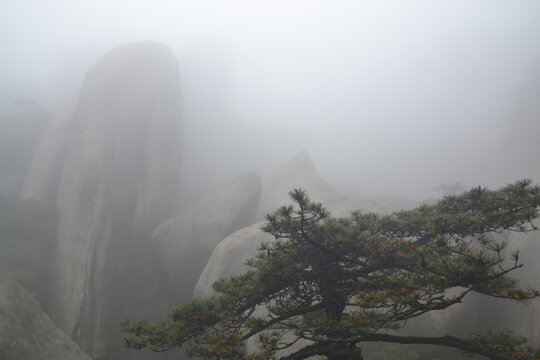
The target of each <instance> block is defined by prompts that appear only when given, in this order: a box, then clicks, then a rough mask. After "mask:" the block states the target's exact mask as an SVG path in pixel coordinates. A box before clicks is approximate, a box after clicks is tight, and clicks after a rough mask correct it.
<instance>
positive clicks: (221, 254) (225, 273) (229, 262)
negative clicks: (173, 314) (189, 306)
mask: <svg viewBox="0 0 540 360" xmlns="http://www.w3.org/2000/svg"><path fill="white" fill-rule="evenodd" d="M263 224H264V221H261V222H258V223H256V224H253V225H251V226H248V227H246V228H243V229H241V230H238V231H236V232H235V233H233V234H231V235H229V236H227V237H226V238H225V239H224V240H223V241H221V242H220V243H219V244H218V245H217V246H216V247H215V249H214V251H213V252H212V255H211V257H210V259H209V260H208V263H207V264H206V266H205V268H204V270H203V272H202V274H201V276H200V277H199V280H198V281H197V285H196V286H195V290H194V291H193V297H194V298H201V299H207V298H210V297H211V296H212V295H214V291H213V289H212V283H214V281H216V280H219V279H222V278H223V279H226V278H229V277H231V276H237V275H241V274H243V273H245V272H246V271H248V270H249V266H247V265H245V263H246V260H247V259H249V258H252V257H254V256H255V255H257V249H258V248H259V247H260V246H261V243H263V242H265V243H268V242H271V241H272V240H274V237H273V236H272V235H270V234H267V233H264V232H263V231H261V226H262V225H263Z"/></svg>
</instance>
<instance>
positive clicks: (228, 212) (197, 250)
mask: <svg viewBox="0 0 540 360" xmlns="http://www.w3.org/2000/svg"><path fill="white" fill-rule="evenodd" d="M261 186H262V185H261V181H260V179H259V177H258V176H257V175H256V174H254V173H247V174H242V175H239V176H237V177H236V178H234V179H233V180H231V181H229V182H228V183H226V184H224V185H223V186H222V187H221V188H220V189H219V190H217V191H216V192H215V193H213V194H211V195H208V196H206V197H205V198H203V199H202V200H200V201H199V203H197V204H196V205H195V206H194V207H193V208H191V209H190V210H188V211H185V212H183V213H181V214H180V215H178V216H176V217H174V218H172V219H169V220H167V221H165V222H164V223H163V224H161V225H160V226H159V227H158V228H157V230H156V232H155V233H154V237H153V243H154V246H155V248H156V251H157V253H158V255H159V257H160V259H161V262H162V263H163V265H164V267H165V269H166V273H167V274H168V277H169V279H170V281H171V287H172V289H176V290H177V292H176V293H175V294H173V295H172V297H173V299H172V303H173V304H174V303H176V304H177V303H179V302H184V301H187V300H190V299H191V296H192V291H193V288H194V286H195V284H196V282H197V279H198V278H199V275H200V274H201V272H202V270H203V268H204V266H205V264H206V263H207V261H208V259H209V258H210V255H211V254H212V251H213V250H214V247H215V246H216V245H217V244H218V243H219V242H220V241H221V240H223V239H224V238H225V237H227V236H228V235H230V234H231V233H233V232H234V231H236V230H238V229H241V228H243V227H245V226H248V225H249V224H252V223H253V221H254V220H255V213H256V211H257V206H258V204H259V198H260V195H261Z"/></svg>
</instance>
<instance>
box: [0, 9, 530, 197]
mask: <svg viewBox="0 0 540 360" xmlns="http://www.w3.org/2000/svg"><path fill="white" fill-rule="evenodd" d="M137 40H158V41H162V42H164V43H167V44H168V45H169V46H171V48H172V49H173V51H174V52H175V54H176V56H177V57H178V59H179V62H180V66H181V81H182V84H183V85H182V92H183V102H184V105H185V109H186V110H185V111H186V114H187V115H186V116H187V118H188V120H189V117H190V116H191V117H192V118H193V119H195V118H197V121H198V122H199V123H200V122H203V123H204V122H205V121H207V122H208V123H209V124H210V123H211V124H214V122H217V121H231V122H232V123H234V124H236V125H235V126H237V125H238V124H241V125H238V126H244V125H245V126H246V127H247V128H249V129H250V130H246V131H247V133H248V134H251V132H250V131H252V132H258V133H261V132H265V131H269V132H270V133H272V134H280V133H283V134H284V136H283V139H286V140H287V141H290V143H288V144H285V145H282V146H281V144H280V143H281V142H282V141H283V140H281V139H279V138H275V139H267V143H264V144H263V145H264V146H268V148H266V149H265V150H264V151H266V152H270V151H273V150H272V149H271V144H276V146H277V145H278V144H279V145H280V146H278V147H279V148H280V149H282V150H279V149H278V150H275V151H276V156H277V158H276V160H275V164H277V163H279V162H283V161H285V160H286V154H287V153H288V152H289V151H296V150H300V149H306V150H308V152H309V153H310V155H311V156H312V158H313V159H314V161H315V163H316V165H317V167H318V169H319V170H320V172H321V174H322V175H323V177H325V178H326V179H327V180H329V182H330V183H331V185H334V186H335V187H337V188H339V189H343V190H344V191H346V190H347V189H349V188H354V189H356V190H357V191H359V192H360V193H361V194H363V195H373V196H382V195H388V196H408V197H413V198H422V197H427V196H430V194H431V188H432V187H433V186H435V185H438V184H440V183H443V182H447V183H450V182H455V181H461V182H464V183H466V184H467V185H471V186H472V185H476V184H479V183H482V184H485V185H489V186H499V185H502V184H504V183H506V182H510V181H513V180H515V179H517V178H521V177H523V176H527V175H530V174H529V172H530V169H531V168H532V167H534V166H531V165H530V164H529V165H526V164H523V163H521V162H520V163H519V164H515V163H513V162H512V159H511V158H510V157H509V156H507V155H505V154H504V153H503V152H501V153H497V154H494V153H493V152H494V151H501V148H500V147H498V146H494V143H497V142H506V141H508V144H509V146H517V147H519V141H517V142H516V139H515V138H513V140H511V141H510V140H508V139H507V138H506V137H505V134H507V132H508V131H509V130H510V129H511V128H512V123H511V119H512V118H513V117H514V116H515V113H516V108H517V109H519V107H520V106H521V105H522V104H521V103H520V93H519V89H521V88H523V87H527V86H528V84H529V83H530V82H531V81H535V79H536V81H539V80H538V79H539V69H540V66H539V65H540V1H537V0H531V1H523V0H516V1H510V0H507V1H500V0H483V1H479V0H462V1H456V0H452V1H450V0H447V1H442V0H440V1H437V0H424V1H383V0H375V1H339V0H334V1H330V0H328V1H320V0H319V1H313V0H312V1H307V0H306V1H295V0H287V1H282V0H273V1H254V0H252V1H240V0H228V1H225V0H223V1H207V0H197V1H164V0H153V1H134V0H131V1H123V0H122V1H118V0H114V1H113V0H109V1H102V0H99V1H96V0H94V1H78V0H69V1H68V0H64V1H60V0H46V1H39V0H34V1H25V0H0V45H1V47H0V48H1V49H2V51H1V55H2V56H1V58H2V60H1V61H2V62H1V64H2V66H1V67H0V100H2V101H3V104H0V109H2V108H6V107H7V105H6V104H8V103H10V102H11V101H13V100H15V99H16V98H18V97H27V96H28V97H36V98H45V99H49V100H50V99H51V98H52V99H53V100H50V101H51V104H56V103H55V101H56V98H55V96H56V95H55V94H56V92H58V93H59V94H60V95H58V97H61V96H63V95H64V92H62V91H63V90H62V88H63V87H64V88H66V89H69V90H66V91H67V92H70V91H71V92H74V91H75V90H73V89H76V88H77V86H78V85H80V81H81V79H82V76H83V75H84V72H85V71H86V69H87V68H88V67H89V66H91V65H92V64H93V63H95V62H96V61H97V60H98V59H99V58H100V57H101V56H102V55H103V54H104V53H105V52H106V51H108V50H109V49H111V48H112V47H114V46H116V45H119V44H122V43H125V42H130V41H137ZM2 84H3V85H2ZM197 106H203V107H204V106H207V107H212V108H213V109H214V111H213V112H210V113H209V114H208V117H209V118H204V117H202V116H200V115H197V110H196V109H197ZM197 116H199V117H197ZM217 117H219V118H217ZM509 119H510V120H509ZM539 121H540V120H539ZM203 125H204V124H203ZM203 125H199V126H203ZM191 126H193V127H194V128H195V127H196V125H191ZM220 126H223V125H222V124H221V125H220ZM189 129H190V125H189V124H188V125H187V130H189ZM267 129H271V131H270V130H267ZM192 130H193V131H196V129H192ZM217 137H218V135H215V136H214V138H213V139H214V140H216V138H217ZM210 138H212V137H210ZM217 142H219V141H217ZM263 145H261V146H263ZM238 151H240V150H238ZM280 151H281V152H280ZM516 153H517V154H519V151H518V150H516ZM253 156H254V157H253V158H251V159H247V160H246V162H245V164H243V163H242V162H241V161H239V162H238V163H235V164H234V165H231V170H230V171H231V172H233V171H242V170H243V169H242V167H244V166H245V167H247V168H256V165H254V163H255V162H257V161H261V160H260V159H259V158H257V157H256V156H255V155H253ZM209 157H210V156H209ZM260 158H261V159H264V161H267V162H269V163H272V160H271V158H270V157H264V156H261V157H260ZM536 168H540V163H539V164H538V166H536ZM203 175H204V173H201V176H203Z"/></svg>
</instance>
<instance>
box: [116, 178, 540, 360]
mask: <svg viewBox="0 0 540 360" xmlns="http://www.w3.org/2000/svg"><path fill="white" fill-rule="evenodd" d="M290 196H291V198H292V200H293V202H294V206H292V205H291V206H284V207H282V208H280V209H279V210H277V211H276V212H275V213H274V214H272V215H268V216H267V222H266V224H265V225H264V227H263V228H262V229H263V230H264V231H266V232H268V233H270V234H272V235H273V236H274V237H275V241H274V242H272V243H270V244H263V245H262V246H261V248H260V252H259V255H258V256H257V257H256V258H254V259H251V260H248V264H249V265H250V266H251V268H252V269H251V270H250V271H248V272H247V273H245V274H243V275H241V276H237V277H233V278H230V279H228V280H220V281H217V282H216V283H214V285H213V286H214V290H215V291H216V292H217V295H216V296H215V297H213V298H212V299H210V300H206V301H200V300H193V301H191V302H188V303H186V304H183V305H179V306H178V307H176V308H175V309H173V310H172V311H171V319H170V321H167V322H159V323H155V324H147V323H145V322H129V321H127V322H125V323H124V329H125V331H126V332H128V333H130V334H131V335H130V336H128V337H126V338H125V344H126V345H127V346H128V347H130V348H134V349H141V348H149V349H150V350H153V351H165V350H168V349H170V348H172V347H179V346H183V347H184V348H185V349H186V353H187V354H188V356H190V357H197V358H204V359H270V358H275V357H276V356H277V354H278V352H279V351H281V350H286V351H288V352H289V353H290V354H289V355H287V356H284V357H282V358H283V359H305V358H308V357H310V356H315V355H324V356H326V357H327V358H328V359H331V360H332V359H362V356H361V349H360V347H359V344H360V343H363V342H379V341H383V342H389V343H397V344H431V345H442V346H448V347H453V348H455V349H458V350H460V351H462V352H463V353H467V354H479V355H483V356H486V357H488V358H490V359H537V357H536V356H537V350H535V349H529V348H527V347H526V346H525V343H524V342H523V341H522V339H520V338H516V337H513V335H511V333H487V334H479V335H475V336H473V337H472V338H469V339H461V338H457V337H453V336H441V337H425V336H403V335H395V332H394V331H393V330H399V329H401V328H402V327H404V326H405V325H406V323H407V320H409V319H413V318H416V317H418V316H420V315H422V314H425V313H429V312H431V311H434V310H441V309H445V308H447V307H449V306H453V305H455V304H458V303H460V302H461V301H462V300H463V298H464V297H465V296H467V295H468V294H469V293H471V292H476V293H481V294H484V295H486V296H491V297H497V298H504V299H508V300H512V301H520V302H521V301H528V300H530V299H533V298H535V297H538V296H540V292H539V291H538V290H535V289H532V288H523V287H520V286H519V284H518V282H517V281H516V280H515V279H514V278H512V277H511V276H510V274H511V272H512V271H514V270H516V269H518V268H520V267H521V266H522V264H520V263H519V257H518V255H517V254H515V256H513V258H512V259H505V258H504V251H503V249H504V246H505V244H503V243H497V242H494V241H493V240H491V239H490V236H489V234H491V233H494V232H501V231H503V230H512V231H518V232H526V231H533V230H535V229H536V228H535V226H534V225H533V224H532V222H531V221H532V220H533V219H534V218H535V217H536V216H537V208H538V206H539V205H540V188H539V187H537V186H532V185H531V183H530V182H529V181H521V182H517V183H515V184H513V185H508V186H506V187H504V188H502V189H500V190H498V191H490V190H487V189H483V188H475V189H472V190H470V191H468V192H465V193H464V194H462V195H460V196H455V195H453V196H447V197H445V198H444V199H442V200H440V201H439V202H438V203H436V204H434V205H422V206H420V207H419V208H417V209H414V210H409V211H401V212H397V213H394V214H391V215H388V216H380V215H377V214H371V213H370V214H362V213H360V212H353V213H352V214H351V216H350V217H348V218H332V217H330V214H329V213H328V212H327V211H326V210H325V209H324V208H323V207H322V206H321V204H317V203H314V202H312V201H310V200H309V198H308V196H307V195H306V194H305V192H304V191H303V190H294V191H292V192H291V193H290ZM449 290H452V291H449ZM261 310H264V311H261ZM249 338H256V339H258V343H259V350H258V351H256V352H254V353H250V354H247V353H246V351H245V347H244V345H245V341H246V340H248V339H249ZM501 339H505V340H504V341H503V340H501ZM501 344H505V346H504V347H503V348H500V346H501ZM293 345H294V346H295V348H294V350H293ZM507 349H508V350H507ZM281 354H283V353H281ZM410 356H414V354H413V353H411V355H410Z"/></svg>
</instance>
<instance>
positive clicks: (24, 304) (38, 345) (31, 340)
mask: <svg viewBox="0 0 540 360" xmlns="http://www.w3.org/2000/svg"><path fill="white" fill-rule="evenodd" d="M0 359H6V360H7V359H9V360H91V358H90V356H88V355H87V354H86V353H84V352H83V351H82V350H81V349H80V348H79V347H78V346H77V344H75V343H74V342H73V341H71V340H70V339H69V337H68V336H66V334H64V333H63V332H62V331H61V330H60V329H58V327H56V325H55V324H54V323H53V322H52V321H51V319H50V318H49V317H48V316H47V315H46V314H45V313H44V312H43V311H41V308H40V306H39V304H38V303H37V301H36V300H35V299H34V297H33V296H32V295H31V294H30V293H29V292H28V291H26V290H25V289H24V288H22V287H21V286H20V285H19V284H18V283H17V282H16V281H15V280H13V278H12V277H11V276H10V275H9V274H8V273H7V272H6V271H5V270H4V269H3V268H2V267H0Z"/></svg>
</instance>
